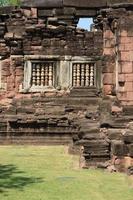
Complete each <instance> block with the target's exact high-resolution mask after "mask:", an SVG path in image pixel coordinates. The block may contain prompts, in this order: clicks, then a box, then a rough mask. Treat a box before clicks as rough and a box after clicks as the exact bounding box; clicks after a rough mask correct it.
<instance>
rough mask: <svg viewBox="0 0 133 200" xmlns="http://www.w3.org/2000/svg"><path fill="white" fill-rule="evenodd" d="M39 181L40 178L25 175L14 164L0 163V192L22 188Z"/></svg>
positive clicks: (40, 180)
mask: <svg viewBox="0 0 133 200" xmlns="http://www.w3.org/2000/svg"><path fill="white" fill-rule="evenodd" d="M41 182H43V180H42V179H41V178H37V177H27V176H26V174H25V172H24V171H20V170H19V169H18V168H17V167H16V166H15V165H0V193H7V192H8V190H9V189H19V190H23V189H24V187H26V186H28V185H31V184H34V183H41Z"/></svg>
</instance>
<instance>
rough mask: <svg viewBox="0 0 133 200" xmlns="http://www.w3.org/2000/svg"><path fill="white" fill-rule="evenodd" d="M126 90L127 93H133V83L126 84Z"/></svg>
mask: <svg viewBox="0 0 133 200" xmlns="http://www.w3.org/2000/svg"><path fill="white" fill-rule="evenodd" d="M124 90H125V91H127V92H131V91H132V92H133V82H125V85H124Z"/></svg>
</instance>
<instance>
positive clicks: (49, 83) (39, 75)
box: [20, 55, 101, 92]
mask: <svg viewBox="0 0 133 200" xmlns="http://www.w3.org/2000/svg"><path fill="white" fill-rule="evenodd" d="M24 59H25V66H24V82H23V86H22V92H43V91H49V90H50V91H51V90H68V89H69V90H71V89H73V88H75V87H80V88H82V87H86V88H91V87H95V88H98V89H99V88H101V67H100V66H101V64H100V63H99V61H95V60H94V59H92V58H88V57H79V56H74V57H72V56H64V57H61V56H54V55H53V56H45V55H44V56H43V55H40V56H39V55H37V56H36V55H31V56H26V57H25V58H24ZM20 91H21V90H20Z"/></svg>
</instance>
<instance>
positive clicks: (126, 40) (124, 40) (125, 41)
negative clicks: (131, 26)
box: [120, 36, 132, 44]
mask: <svg viewBox="0 0 133 200" xmlns="http://www.w3.org/2000/svg"><path fill="white" fill-rule="evenodd" d="M120 43H121V44H128V43H132V37H128V36H127V37H120Z"/></svg>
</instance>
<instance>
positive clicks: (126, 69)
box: [120, 55, 133, 74]
mask: <svg viewBox="0 0 133 200" xmlns="http://www.w3.org/2000/svg"><path fill="white" fill-rule="evenodd" d="M128 56H129V55H128ZM120 65H121V67H122V73H126V74H130V73H133V65H132V62H130V60H127V61H124V62H120Z"/></svg>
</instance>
